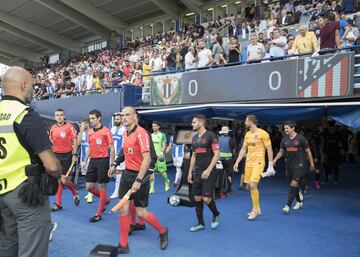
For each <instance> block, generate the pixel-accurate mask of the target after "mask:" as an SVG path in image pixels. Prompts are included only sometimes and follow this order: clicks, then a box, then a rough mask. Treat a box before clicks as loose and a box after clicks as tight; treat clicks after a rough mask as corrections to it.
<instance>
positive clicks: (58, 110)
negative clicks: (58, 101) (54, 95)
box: [55, 108, 65, 113]
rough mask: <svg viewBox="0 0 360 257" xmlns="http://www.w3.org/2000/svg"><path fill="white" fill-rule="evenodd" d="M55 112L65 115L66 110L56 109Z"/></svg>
mask: <svg viewBox="0 0 360 257" xmlns="http://www.w3.org/2000/svg"><path fill="white" fill-rule="evenodd" d="M55 112H63V113H65V111H64V109H62V108H56V110H55Z"/></svg>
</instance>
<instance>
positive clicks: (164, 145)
mask: <svg viewBox="0 0 360 257" xmlns="http://www.w3.org/2000/svg"><path fill="white" fill-rule="evenodd" d="M162 141H163V143H162V149H161V153H162V154H164V153H165V151H166V136H165V134H163V139H162Z"/></svg>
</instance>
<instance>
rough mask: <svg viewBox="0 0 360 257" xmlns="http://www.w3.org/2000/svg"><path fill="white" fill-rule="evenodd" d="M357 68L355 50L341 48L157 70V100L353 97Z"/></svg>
mask: <svg viewBox="0 0 360 257" xmlns="http://www.w3.org/2000/svg"><path fill="white" fill-rule="evenodd" d="M353 70H354V54H353V53H337V54H329V55H322V56H318V57H306V58H296V59H295V58H294V59H289V60H284V61H272V62H267V63H258V64H245V65H238V66H230V67H218V68H209V69H206V70H199V71H188V72H180V73H172V74H165V75H156V76H153V77H152V80H151V105H172V104H195V103H209V102H210V103H212V102H229V101H230V102H237V101H247V100H252V101H254V100H276V99H293V98H311V97H336V96H349V95H352V94H353V72H354V71H353Z"/></svg>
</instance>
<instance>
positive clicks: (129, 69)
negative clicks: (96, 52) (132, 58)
mask: <svg viewBox="0 0 360 257" xmlns="http://www.w3.org/2000/svg"><path fill="white" fill-rule="evenodd" d="M132 70H133V67H132V66H131V65H130V62H129V60H125V66H124V67H123V69H122V72H123V74H124V76H125V77H126V78H127V79H128V80H130V79H131V72H132Z"/></svg>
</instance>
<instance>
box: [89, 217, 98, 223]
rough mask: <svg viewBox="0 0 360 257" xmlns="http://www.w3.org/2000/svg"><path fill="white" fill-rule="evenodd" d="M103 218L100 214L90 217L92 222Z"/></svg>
mask: <svg viewBox="0 0 360 257" xmlns="http://www.w3.org/2000/svg"><path fill="white" fill-rule="evenodd" d="M100 220H101V216H98V215H94V216H92V217H91V218H90V220H89V221H90V222H92V223H94V222H98V221H100Z"/></svg>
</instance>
